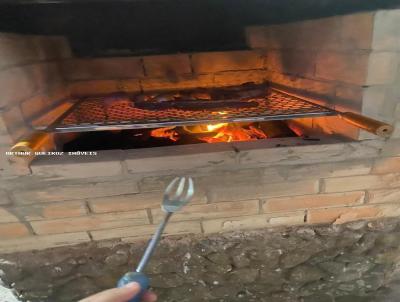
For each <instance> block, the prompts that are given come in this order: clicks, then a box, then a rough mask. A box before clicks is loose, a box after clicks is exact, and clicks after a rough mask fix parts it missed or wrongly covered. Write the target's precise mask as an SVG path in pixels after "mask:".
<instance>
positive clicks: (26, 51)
mask: <svg viewBox="0 0 400 302" xmlns="http://www.w3.org/2000/svg"><path fill="white" fill-rule="evenodd" d="M0 58H1V60H0V68H4V67H9V66H17V65H23V64H26V63H29V62H35V61H39V60H40V55H39V53H38V49H37V48H36V47H35V45H34V38H33V36H28V35H17V34H9V33H1V34H0Z"/></svg>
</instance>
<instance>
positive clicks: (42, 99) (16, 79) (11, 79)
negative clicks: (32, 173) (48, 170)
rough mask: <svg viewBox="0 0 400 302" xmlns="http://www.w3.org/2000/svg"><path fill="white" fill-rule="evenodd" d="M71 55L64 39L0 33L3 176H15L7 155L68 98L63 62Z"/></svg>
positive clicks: (0, 127)
mask: <svg viewBox="0 0 400 302" xmlns="http://www.w3.org/2000/svg"><path fill="white" fill-rule="evenodd" d="M70 56H71V52H70V49H69V45H68V43H67V41H66V40H65V38H62V37H53V36H51V37H44V36H29V35H16V34H8V33H0V150H1V153H2V156H1V162H0V175H1V176H5V175H6V174H14V173H15V169H11V168H10V166H9V163H8V160H7V158H6V157H5V156H3V154H4V152H5V151H8V149H9V148H10V146H11V145H12V144H13V143H14V142H15V141H16V140H18V139H19V138H21V137H23V136H25V135H27V134H28V133H30V132H31V128H30V125H31V124H32V123H35V119H36V118H37V117H38V116H39V115H40V113H42V112H43V111H44V110H45V109H48V108H49V107H52V106H54V105H55V103H56V102H57V101H59V100H61V99H63V98H65V97H66V96H67V95H68V91H67V89H66V86H65V83H64V80H63V77H62V75H61V72H60V66H59V61H60V60H62V59H65V58H68V57H70ZM20 172H22V173H25V172H24V171H20ZM1 176H0V177H1Z"/></svg>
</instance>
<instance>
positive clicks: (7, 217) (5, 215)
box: [0, 207, 18, 223]
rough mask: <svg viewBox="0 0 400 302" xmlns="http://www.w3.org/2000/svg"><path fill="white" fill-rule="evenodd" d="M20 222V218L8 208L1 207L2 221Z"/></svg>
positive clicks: (0, 221)
mask: <svg viewBox="0 0 400 302" xmlns="http://www.w3.org/2000/svg"><path fill="white" fill-rule="evenodd" d="M5 222H18V218H17V217H16V216H15V215H14V214H12V213H11V212H10V211H9V210H8V209H6V208H2V207H0V223H5Z"/></svg>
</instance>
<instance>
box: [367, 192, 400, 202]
mask: <svg viewBox="0 0 400 302" xmlns="http://www.w3.org/2000/svg"><path fill="white" fill-rule="evenodd" d="M368 196H369V199H368V202H369V203H388V202H395V203H400V190H399V189H383V190H369V191H368Z"/></svg>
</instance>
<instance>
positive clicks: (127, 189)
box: [12, 179, 138, 204]
mask: <svg viewBox="0 0 400 302" xmlns="http://www.w3.org/2000/svg"><path fill="white" fill-rule="evenodd" d="M137 192H138V187H137V183H136V182H135V181H133V180H131V179H126V180H121V181H115V182H98V183H87V184H71V185H69V184H65V185H52V186H49V187H41V188H35V189H28V190H19V191H14V192H13V193H12V195H13V196H14V199H15V201H16V202H17V203H18V204H32V203H41V202H51V201H67V200H77V199H85V198H94V197H103V196H115V195H123V194H131V193H137Z"/></svg>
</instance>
